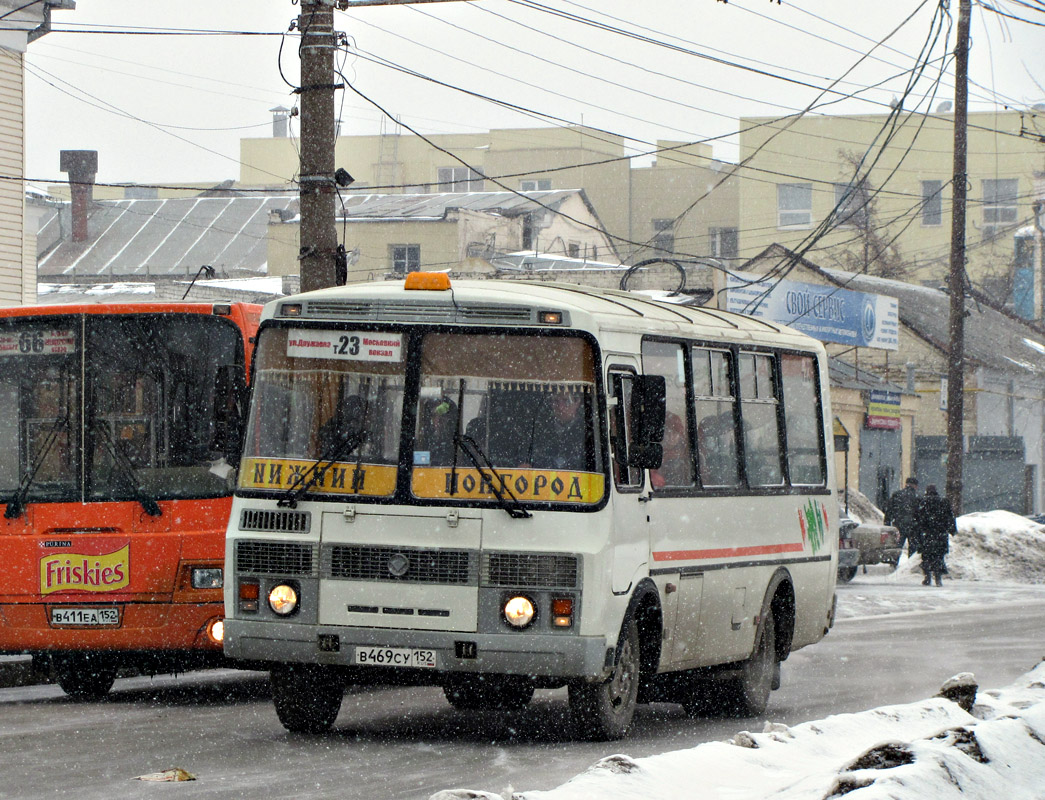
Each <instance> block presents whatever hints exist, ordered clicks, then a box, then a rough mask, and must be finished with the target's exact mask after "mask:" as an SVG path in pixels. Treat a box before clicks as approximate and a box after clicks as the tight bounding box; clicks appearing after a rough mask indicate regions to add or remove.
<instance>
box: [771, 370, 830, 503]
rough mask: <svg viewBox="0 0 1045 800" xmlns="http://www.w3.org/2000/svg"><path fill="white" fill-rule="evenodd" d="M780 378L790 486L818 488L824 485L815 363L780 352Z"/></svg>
mask: <svg viewBox="0 0 1045 800" xmlns="http://www.w3.org/2000/svg"><path fill="white" fill-rule="evenodd" d="M780 376H781V384H782V388H783V390H784V430H785V431H786V432H787V467H788V472H789V474H790V476H791V483H792V484H796V485H802V486H821V485H823V483H824V450H823V445H822V443H821V441H822V440H821V428H820V396H819V393H818V391H817V384H816V362H815V361H814V360H813V357H812V356H802V355H797V354H792V353H784V354H782V355H781V356H780Z"/></svg>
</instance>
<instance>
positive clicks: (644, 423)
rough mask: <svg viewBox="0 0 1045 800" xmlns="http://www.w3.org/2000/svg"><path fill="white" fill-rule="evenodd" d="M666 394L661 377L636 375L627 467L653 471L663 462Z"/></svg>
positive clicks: (632, 394)
mask: <svg viewBox="0 0 1045 800" xmlns="http://www.w3.org/2000/svg"><path fill="white" fill-rule="evenodd" d="M666 398H667V390H666V384H665V382H664V376H663V375H639V376H637V377H636V378H635V383H634V388H633V390H632V393H631V421H632V436H631V447H630V448H629V450H628V464H629V465H631V466H633V467H638V468H639V469H657V468H658V467H659V466H660V463H661V461H663V459H664V448H663V447H662V446H661V444H660V443H661V442H662V441H663V439H664V420H665V417H666V415H667V411H666V405H667V403H666Z"/></svg>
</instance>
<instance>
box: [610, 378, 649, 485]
mask: <svg viewBox="0 0 1045 800" xmlns="http://www.w3.org/2000/svg"><path fill="white" fill-rule="evenodd" d="M634 386H635V376H634V374H633V373H630V372H612V373H610V391H611V392H612V394H611V405H610V409H609V413H610V445H611V446H612V448H613V464H612V466H613V482H614V483H615V484H616V486H617V488H618V489H629V488H630V489H635V488H638V487H640V486H642V470H640V469H638V468H637V467H629V466H628V447H629V445H630V444H631V431H632V420H631V394H632V391H633V389H634Z"/></svg>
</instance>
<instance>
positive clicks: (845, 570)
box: [838, 567, 856, 583]
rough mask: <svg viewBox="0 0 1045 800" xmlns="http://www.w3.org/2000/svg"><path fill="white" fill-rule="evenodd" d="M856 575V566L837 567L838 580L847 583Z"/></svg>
mask: <svg viewBox="0 0 1045 800" xmlns="http://www.w3.org/2000/svg"><path fill="white" fill-rule="evenodd" d="M855 577H856V567H839V568H838V582H839V583H849V581H851V580H852V579H853V578H855Z"/></svg>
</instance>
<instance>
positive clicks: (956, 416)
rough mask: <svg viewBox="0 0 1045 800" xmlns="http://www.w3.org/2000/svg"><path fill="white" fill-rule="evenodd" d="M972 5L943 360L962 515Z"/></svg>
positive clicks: (954, 489)
mask: <svg viewBox="0 0 1045 800" xmlns="http://www.w3.org/2000/svg"><path fill="white" fill-rule="evenodd" d="M971 6H972V2H971V0H959V4H958V29H957V39H956V43H955V46H954V170H953V176H952V181H951V191H952V193H953V198H954V199H953V203H952V205H951V264H950V274H949V275H948V280H947V286H948V289H949V290H950V293H951V318H950V346H949V347H948V355H947V497H948V499H950V501H951V507H952V508H953V509H954V513H955V514H961V513H962V458H963V454H964V436H963V430H962V415H963V414H964V412H965V395H964V390H965V375H964V373H965V201H966V196H967V193H968V182H969V178H968V175H967V172H966V149H967V136H968V124H967V123H968V107H969V16H970V11H971Z"/></svg>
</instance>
